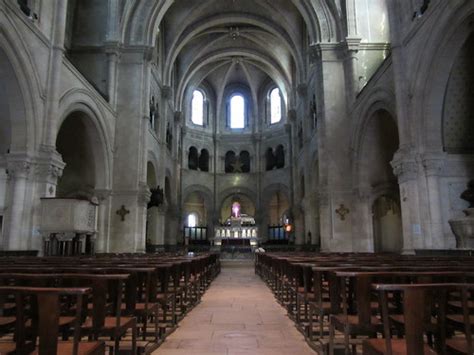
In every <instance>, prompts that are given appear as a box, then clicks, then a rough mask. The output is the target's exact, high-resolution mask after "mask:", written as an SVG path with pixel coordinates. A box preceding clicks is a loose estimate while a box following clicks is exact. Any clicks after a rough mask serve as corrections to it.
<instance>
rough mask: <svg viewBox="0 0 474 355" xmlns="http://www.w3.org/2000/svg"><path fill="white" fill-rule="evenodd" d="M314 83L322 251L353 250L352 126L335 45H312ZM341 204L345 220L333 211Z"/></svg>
mask: <svg viewBox="0 0 474 355" xmlns="http://www.w3.org/2000/svg"><path fill="white" fill-rule="evenodd" d="M310 50H311V55H312V57H311V60H312V61H313V62H314V70H315V71H316V80H317V81H318V82H320V83H321V87H320V90H321V104H322V107H323V108H324V109H323V110H322V112H321V119H320V120H319V121H318V127H319V128H318V130H317V134H318V154H319V170H320V177H319V184H320V187H319V190H320V194H324V197H325V198H327V204H326V201H324V202H322V203H321V205H320V218H321V219H320V223H321V236H322V238H323V240H322V248H323V250H331V251H332V250H335V251H336V250H337V251H351V250H352V228H351V222H350V219H351V218H352V215H351V214H352V213H353V211H352V206H351V202H352V199H353V194H352V186H351V184H352V179H351V175H350V173H349V174H348V173H347V172H350V171H352V165H351V156H352V154H351V151H350V141H349V139H348V138H347V137H350V134H351V124H350V122H349V116H348V114H347V109H346V108H347V101H346V98H345V97H344V96H343V95H341V94H340V93H341V92H345V91H346V74H345V70H344V56H343V52H342V51H341V47H340V45H339V44H338V43H319V44H317V45H314V46H311V48H310ZM341 204H343V205H344V206H345V207H346V208H347V209H348V210H349V211H350V212H349V213H350V215H349V216H346V217H345V219H344V220H342V219H341V218H339V217H338V215H337V214H336V209H338V207H339V206H340V205H341Z"/></svg>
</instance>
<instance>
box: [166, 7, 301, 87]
mask: <svg viewBox="0 0 474 355" xmlns="http://www.w3.org/2000/svg"><path fill="white" fill-rule="evenodd" d="M229 21H230V22H232V23H244V24H249V25H253V26H257V27H259V28H262V29H263V30H265V31H268V32H270V33H272V34H274V35H276V36H277V37H278V38H279V39H280V40H281V41H282V43H284V44H285V46H286V47H287V48H288V49H289V50H290V52H292V53H293V59H294V61H295V63H297V71H298V73H300V75H301V72H302V67H303V59H302V55H301V53H300V51H299V50H298V48H297V47H296V46H295V44H294V43H293V41H292V39H291V37H290V36H289V34H288V33H287V32H286V31H285V30H284V29H283V28H281V27H280V26H278V25H276V24H274V23H272V22H270V21H268V20H267V19H265V18H263V17H258V16H255V15H252V14H246V16H242V14H240V13H228V14H220V15H217V16H213V17H207V18H206V19H205V20H201V21H200V22H198V23H193V24H189V26H188V27H189V28H190V29H191V30H189V31H187V32H186V31H183V32H182V33H181V34H180V35H179V36H177V38H176V40H175V42H174V43H173V44H172V45H171V50H170V55H169V56H168V58H167V61H166V63H167V66H168V68H169V69H168V71H167V73H166V75H165V81H166V82H169V81H170V78H171V68H172V67H173V63H174V61H175V59H176V57H177V56H178V54H179V52H180V50H181V49H182V48H183V47H184V46H185V45H186V44H187V42H188V41H190V40H191V39H192V38H193V37H194V36H196V35H197V34H198V33H200V32H203V31H205V30H206V29H207V28H210V27H212V26H219V25H223V24H225V23H228V22H229Z"/></svg>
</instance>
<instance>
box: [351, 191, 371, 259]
mask: <svg viewBox="0 0 474 355" xmlns="http://www.w3.org/2000/svg"><path fill="white" fill-rule="evenodd" d="M353 206H354V214H353V216H352V218H351V220H352V235H353V241H352V244H353V250H354V251H355V252H373V251H374V230H373V219H372V200H371V198H370V191H369V188H366V187H360V188H357V189H354V197H353Z"/></svg>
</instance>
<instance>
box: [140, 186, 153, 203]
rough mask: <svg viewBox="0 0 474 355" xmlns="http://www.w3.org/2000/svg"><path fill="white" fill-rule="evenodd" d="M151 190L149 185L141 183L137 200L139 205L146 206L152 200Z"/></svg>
mask: <svg viewBox="0 0 474 355" xmlns="http://www.w3.org/2000/svg"><path fill="white" fill-rule="evenodd" d="M150 197H151V191H150V189H149V188H148V185H147V184H145V183H141V184H140V186H139V187H138V191H137V202H138V206H139V207H146V206H147V204H148V202H150Z"/></svg>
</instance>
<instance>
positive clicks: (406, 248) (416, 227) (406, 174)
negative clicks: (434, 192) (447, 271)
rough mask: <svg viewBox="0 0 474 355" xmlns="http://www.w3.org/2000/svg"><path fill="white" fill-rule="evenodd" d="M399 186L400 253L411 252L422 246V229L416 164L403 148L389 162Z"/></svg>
mask: <svg viewBox="0 0 474 355" xmlns="http://www.w3.org/2000/svg"><path fill="white" fill-rule="evenodd" d="M391 165H392V167H393V171H394V174H395V175H396V176H397V177H398V183H399V187H400V204H401V212H402V229H403V248H402V253H404V254H413V253H414V250H415V249H419V248H424V241H423V231H422V225H421V219H420V211H419V197H418V185H417V181H416V179H417V177H418V164H417V162H416V160H415V158H414V157H413V156H412V155H410V154H409V153H407V152H405V151H404V150H398V152H397V153H395V157H394V159H393V161H392V162H391Z"/></svg>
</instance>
